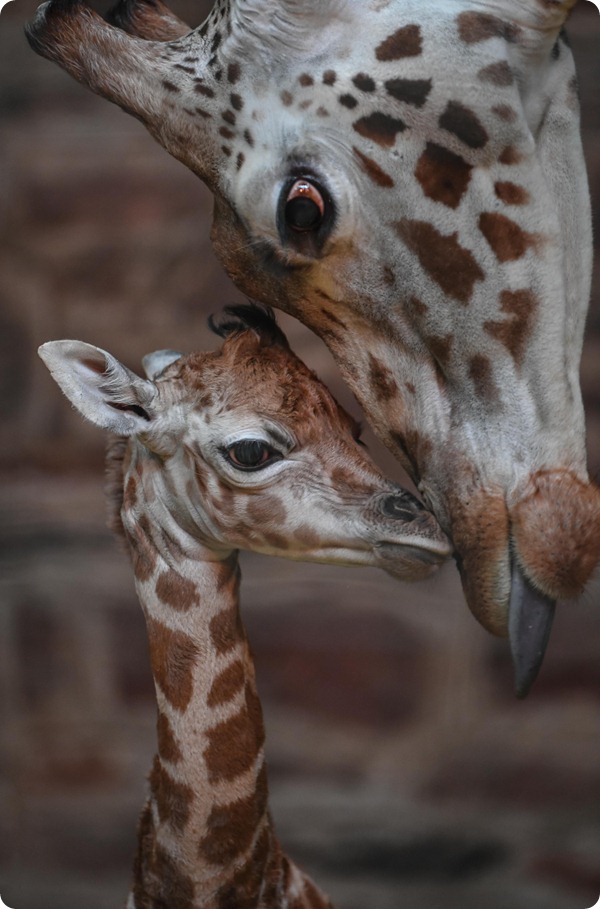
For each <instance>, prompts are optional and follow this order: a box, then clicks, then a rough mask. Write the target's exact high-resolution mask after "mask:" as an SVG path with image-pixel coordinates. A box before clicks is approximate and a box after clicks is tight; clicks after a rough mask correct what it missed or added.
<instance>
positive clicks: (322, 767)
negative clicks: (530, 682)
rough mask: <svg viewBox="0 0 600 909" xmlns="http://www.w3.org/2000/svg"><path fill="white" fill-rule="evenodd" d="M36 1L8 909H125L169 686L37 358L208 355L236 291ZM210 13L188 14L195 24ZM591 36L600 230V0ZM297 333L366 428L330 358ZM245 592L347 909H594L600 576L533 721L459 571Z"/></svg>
mask: <svg viewBox="0 0 600 909" xmlns="http://www.w3.org/2000/svg"><path fill="white" fill-rule="evenodd" d="M35 5H36V4H35V2H30V0H14V2H12V3H9V4H8V6H6V7H5V9H4V11H3V12H2V14H1V17H0V113H1V115H2V130H1V132H0V238H1V244H0V275H1V280H0V301H1V305H0V406H1V408H2V420H1V422H0V479H1V480H2V486H1V489H0V508H1V511H2V521H1V522H0V540H1V543H2V548H1V551H0V569H1V573H0V597H1V599H0V685H1V688H0V711H1V713H0V721H1V723H0V774H1V776H0V805H1V806H2V811H1V812H0V895H2V897H3V898H4V900H5V902H6V903H7V904H8V905H9V906H11V907H15V909H38V907H41V906H44V909H54V907H60V909H75V907H77V909H81V907H82V906H85V907H86V909H108V907H109V906H111V907H112V906H115V905H121V903H122V898H123V895H124V893H125V890H126V887H127V882H128V877H129V867H130V857H131V854H132V851H133V844H134V836H135V820H136V816H137V813H138V809H139V806H140V805H141V802H142V798H143V780H144V775H145V773H146V770H147V768H148V766H149V763H150V758H151V754H152V750H153V740H154V730H153V724H154V705H153V693H152V684H151V679H150V674H149V669H148V665H147V664H148V660H147V650H146V643H145V636H144V628H143V622H142V618H141V614H140V611H139V608H138V606H137V603H136V601H135V597H134V594H133V585H132V579H131V572H130V569H129V566H128V564H127V561H126V559H125V558H124V557H123V556H122V554H121V553H120V552H119V551H118V549H117V548H116V546H115V544H114V543H113V541H112V540H111V538H110V536H109V534H108V533H107V531H106V530H105V528H104V506H103V499H102V480H101V472H102V461H103V439H102V435H101V433H99V432H98V431H97V430H95V429H94V428H93V427H89V426H86V425H84V424H83V422H82V421H81V419H80V418H79V416H78V415H77V414H75V413H74V412H72V410H71V408H70V407H69V405H68V404H67V403H66V401H65V400H64V398H62V396H61V395H60V394H59V392H58V391H57V389H56V387H55V385H54V384H53V383H52V382H51V381H50V380H49V378H48V376H47V373H46V371H45V370H44V368H43V367H42V366H41V364H40V363H39V361H38V358H37V356H36V354H35V351H36V348H37V346H38V345H39V344H40V343H42V342H43V341H45V340H49V339H51V338H60V337H75V338H82V339H85V340H89V341H91V342H92V343H95V344H97V345H99V346H101V347H105V348H108V349H109V350H111V351H112V352H113V353H115V354H116V355H117V356H119V357H120V358H121V359H123V360H124V361H125V362H127V363H128V364H129V365H131V366H132V368H137V365H138V364H139V360H140V358H141V356H142V355H143V354H144V353H146V352H148V351H149V350H152V349H155V348H161V347H165V346H167V347H173V348H180V349H182V350H189V349H190V345H191V346H193V347H198V348H202V347H207V346H212V345H213V344H214V339H213V338H211V336H210V335H209V333H208V331H207V329H206V327H205V323H206V316H207V315H208V314H209V313H210V312H213V311H216V310H218V309H219V308H220V307H221V306H222V305H223V303H225V302H229V301H231V300H234V299H239V294H238V293H237V292H236V291H235V289H234V288H233V287H232V286H231V284H230V283H229V282H228V280H227V279H226V277H225V276H224V275H223V274H222V271H221V269H220V266H219V265H218V263H217V262H216V260H215V258H214V256H213V254H212V251H211V248H210V243H209V224H210V211H211V201H210V198H209V195H208V193H207V192H206V191H205V190H204V188H203V186H202V185H201V184H200V183H199V181H198V180H196V179H195V178H194V177H193V176H192V175H191V174H190V173H188V172H187V171H186V170H185V169H184V168H183V167H182V166H181V165H180V164H178V163H177V162H175V161H173V160H172V159H170V158H169V157H168V156H167V155H166V153H165V152H164V151H163V150H162V149H160V148H159V147H158V146H157V145H155V144H154V143H153V142H152V140H151V139H150V138H149V137H148V135H147V134H146V132H145V131H144V129H143V128H142V127H141V126H140V125H139V124H137V123H136V122H135V121H133V120H132V119H131V118H128V117H126V116H124V115H123V114H122V113H121V112H120V111H119V110H117V109H116V108H113V107H112V106H111V105H109V104H107V103H106V102H103V101H101V100H100V99H97V98H95V97H94V96H93V95H91V94H90V93H88V92H87V91H85V90H84V89H83V88H81V87H80V86H78V85H77V84H76V83H74V82H73V81H71V80H70V79H69V78H68V77H67V76H66V75H64V74H63V73H62V72H61V71H60V70H59V69H58V68H56V67H53V66H51V65H50V64H49V63H47V62H46V61H43V60H40V59H39V58H38V57H36V56H34V55H33V54H32V53H31V52H30V51H29V49H28V47H27V46H26V44H25V41H24V39H23V37H22V25H23V22H24V21H26V20H27V19H28V18H29V17H30V15H31V13H32V11H33V9H34V8H35ZM209 5H210V4H207V3H204V4H202V3H192V2H191V0H190V2H188V3H183V2H180V3H179V4H178V5H177V6H176V9H177V12H178V13H179V14H180V15H182V16H184V17H187V18H188V20H189V21H192V22H193V23H196V22H198V21H200V20H201V18H202V8H204V9H205V8H206V7H207V6H209ZM174 6H175V4H174ZM570 33H571V38H572V42H573V45H574V49H575V53H576V56H577V60H578V64H579V70H580V76H581V82H582V103H583V122H584V139H585V144H586V154H587V158H588V163H589V167H590V181H591V189H592V195H593V202H594V209H595V213H596V218H598V217H600V107H599V106H598V104H597V88H596V87H597V85H598V84H599V82H600V17H598V15H597V14H596V13H595V11H594V8H593V6H592V5H591V4H590V3H582V4H581V8H580V9H578V11H577V13H576V14H575V15H574V17H573V20H572V24H571V28H570ZM598 236H600V233H599V231H598V230H596V237H598ZM597 261H598V260H597ZM599 290H600V274H598V265H597V266H596V279H595V282H594V300H593V305H592V309H591V315H590V320H589V326H588V334H587V339H586V346H585V351H584V361H583V370H582V374H583V387H584V394H585V399H586V407H587V415H588V427H589V443H590V445H589V447H590V465H591V469H592V471H593V472H594V473H595V474H596V475H600V391H599V389H600V381H599V380H600V301H599V300H598V295H599ZM281 321H282V324H284V326H285V329H286V331H288V333H289V336H290V338H291V340H292V344H293V346H294V348H295V349H296V350H297V352H298V353H299V354H300V355H301V356H302V357H303V358H305V359H306V360H307V361H309V362H310V363H311V365H313V366H314V367H315V368H317V369H318V371H319V372H320V374H321V375H322V376H323V378H325V380H326V381H327V382H328V383H329V384H330V385H331V386H332V387H333V388H334V390H335V392H336V394H337V395H338V396H339V397H340V398H341V399H342V400H343V402H344V403H345V404H346V405H347V406H350V407H351V408H352V409H353V410H354V412H355V413H358V409H357V407H356V405H355V404H354V403H353V402H352V399H351V397H350V395H349V394H348V392H347V391H346V390H345V389H344V387H343V385H342V383H341V381H340V379H339V375H338V373H337V371H336V369H335V366H334V365H333V363H332V361H331V358H330V357H329V355H328V354H327V352H326V350H325V349H324V348H323V346H322V345H321V344H320V343H319V342H318V341H317V340H316V339H314V338H313V336H312V335H310V333H308V332H307V331H306V330H305V329H303V328H302V326H300V325H298V324H297V323H295V322H294V321H293V320H291V319H289V318H283V317H282V319H281ZM372 446H373V449H374V451H375V452H376V453H377V456H378V458H379V460H380V461H381V463H382V464H383V465H384V466H385V468H386V470H388V472H390V473H391V474H394V475H395V476H396V477H400V476H401V471H400V470H399V468H398V467H397V466H396V465H395V464H393V462H392V461H391V459H390V458H389V456H388V455H387V454H386V453H385V452H383V451H382V450H381V448H380V447H378V446H377V445H376V444H375V443H374V442H372ZM243 599H244V609H245V617H246V621H247V624H248V628H249V632H250V636H251V640H252V643H253V647H254V650H255V652H256V657H257V663H258V673H259V684H260V689H261V693H262V696H263V700H264V704H265V710H266V720H267V733H268V748H269V759H270V767H271V778H272V784H273V802H274V810H275V817H276V820H277V822H278V824H279V826H280V829H281V832H282V834H283V837H284V840H285V842H286V843H288V844H289V845H290V850H291V851H292V853H293V854H294V855H295V856H296V857H298V858H299V859H301V860H302V861H304V862H305V863H306V864H308V866H309V867H310V868H311V869H312V870H313V871H314V874H315V875H316V876H317V877H318V879H319V881H320V882H321V883H322V884H323V885H324V886H327V887H329V889H330V891H331V893H332V895H334V896H335V898H336V902H338V903H339V905H340V909H359V907H361V909H364V907H365V906H369V907H370V909H392V907H393V909H397V907H398V905H400V904H405V905H409V906H411V907H414V909H420V907H423V909H437V907H442V906H444V909H452V907H459V906H460V909H470V907H473V909H474V907H475V906H477V907H478V909H479V907H481V905H486V907H489V909H507V907H510V909H537V907H539V909H571V907H572V909H584V907H589V906H591V905H592V904H593V903H594V902H595V901H596V900H597V898H598V894H599V893H600V760H599V758H600V711H599V707H600V664H599V663H598V652H599V651H600V608H599V605H600V603H599V600H600V596H599V586H598V585H596V586H593V587H592V588H591V590H590V593H589V594H588V595H587V598H586V600H585V601H584V602H583V603H581V604H567V605H565V606H564V607H563V608H562V609H561V610H560V612H559V615H558V618H557V623H556V627H555V632H554V635H553V639H552V642H551V647H550V650H549V653H548V657H547V659H546V663H545V666H544V669H543V673H542V675H541V678H540V680H539V682H538V684H537V686H536V688H535V690H534V693H533V695H532V696H531V697H530V699H529V700H528V701H527V702H525V703H516V702H515V701H514V699H513V698H512V695H511V671H510V665H509V661H508V657H507V652H506V645H505V644H504V643H503V642H500V641H495V640H493V639H492V638H490V637H489V636H488V635H486V634H485V633H484V632H483V631H482V630H481V629H480V628H479V627H478V626H477V625H476V624H475V622H474V621H473V620H472V619H471V618H470V616H469V615H468V613H467V610H466V609H465V607H464V604H463V601H462V597H461V593H460V589H459V584H458V581H457V578H456V573H455V571H454V569H453V568H452V567H451V566H448V568H447V569H445V570H444V571H443V572H442V574H441V575H440V577H439V578H438V579H436V580H435V581H433V582H431V583H428V584H426V585H419V586H417V587H411V588H409V587H404V586H401V585H398V584H397V583H395V582H393V581H392V580H390V579H388V578H386V577H384V576H381V577H380V576H379V575H378V574H377V573H376V572H369V571H358V570H357V571H350V570H348V571H342V570H335V569H331V568H328V567H326V566H299V565H294V564H288V563H285V562H282V561H278V560H265V559H258V558H252V557H249V558H245V559H244V588H243Z"/></svg>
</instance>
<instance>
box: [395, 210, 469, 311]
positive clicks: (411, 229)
mask: <svg viewBox="0 0 600 909" xmlns="http://www.w3.org/2000/svg"><path fill="white" fill-rule="evenodd" d="M394 227H395V229H396V232H397V234H398V236H399V237H400V239H401V240H402V241H403V242H404V243H405V244H406V246H407V247H408V248H409V249H410V250H411V252H413V253H415V255H416V256H417V257H418V259H419V262H420V263H421V267H422V268H423V269H424V270H425V271H426V272H427V274H428V275H429V276H430V278H431V279H432V280H433V281H435V283H436V284H438V285H439V286H440V287H441V288H442V290H443V291H444V293H446V294H448V296H450V297H452V298H453V299H454V300H458V301H459V302H460V303H463V304H465V305H466V304H467V303H468V302H469V300H470V299H471V296H472V294H473V288H474V286H475V283H476V282H477V281H483V279H484V278H485V275H484V273H483V271H482V269H481V268H480V267H479V265H478V264H477V261H476V260H475V258H474V257H473V254H472V253H471V252H470V251H469V250H468V249H465V248H464V247H463V246H461V245H460V243H459V242H458V233H455V234H451V235H450V236H445V235H444V234H441V233H440V232H439V231H438V230H436V228H435V227H434V226H433V225H432V224H428V223H427V222H426V221H410V220H409V219H404V220H403V221H397V222H396V223H395V225H394Z"/></svg>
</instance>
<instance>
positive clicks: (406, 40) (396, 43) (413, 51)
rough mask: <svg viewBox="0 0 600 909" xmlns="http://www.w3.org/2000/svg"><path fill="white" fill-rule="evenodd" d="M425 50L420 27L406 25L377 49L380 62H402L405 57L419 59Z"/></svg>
mask: <svg viewBox="0 0 600 909" xmlns="http://www.w3.org/2000/svg"><path fill="white" fill-rule="evenodd" d="M422 50H423V42H422V39H421V26H420V25H405V26H403V27H402V28H399V29H398V30H397V31H395V32H394V33H393V34H392V35H389V36H388V37H387V38H386V39H385V41H382V42H381V44H380V45H379V46H378V47H377V48H376V49H375V56H376V57H377V59H378V60H381V61H382V62H386V61H388V60H401V59H402V58H403V57H418V56H419V54H420V53H421V52H422Z"/></svg>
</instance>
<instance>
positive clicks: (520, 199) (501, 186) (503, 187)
mask: <svg viewBox="0 0 600 909" xmlns="http://www.w3.org/2000/svg"><path fill="white" fill-rule="evenodd" d="M494 191H495V193H496V195H497V197H498V198H499V199H500V201H501V202H504V203H505V205H528V204H529V202H530V201H531V197H530V195H529V193H528V192H527V190H526V189H525V188H524V187H523V186H518V185H517V184H516V183H510V182H508V181H498V182H497V183H495V184H494Z"/></svg>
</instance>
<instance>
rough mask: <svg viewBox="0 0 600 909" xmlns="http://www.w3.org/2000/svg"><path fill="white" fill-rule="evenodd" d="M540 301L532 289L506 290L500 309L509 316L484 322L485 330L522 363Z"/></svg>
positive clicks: (501, 298)
mask: <svg viewBox="0 0 600 909" xmlns="http://www.w3.org/2000/svg"><path fill="white" fill-rule="evenodd" d="M538 307H539V303H538V300H537V297H536V296H535V294H534V293H533V292H532V291H531V290H514V291H512V290H505V291H503V292H502V294H501V295H500V309H501V311H502V312H503V313H506V314H507V315H508V316H509V318H508V319H504V320H503V321H501V322H500V321H494V320H489V321H487V322H484V325H483V327H484V330H485V331H486V332H487V333H488V334H489V335H491V337H492V338H495V339H496V340H497V341H500V343H501V344H504V346H505V347H506V348H507V350H508V351H509V353H510V354H511V356H512V357H513V358H514V360H515V362H517V363H521V362H522V360H523V356H524V354H525V349H526V347H527V341H528V340H529V336H530V334H531V330H532V327H533V323H534V320H535V315H536V313H537V310H538Z"/></svg>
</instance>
